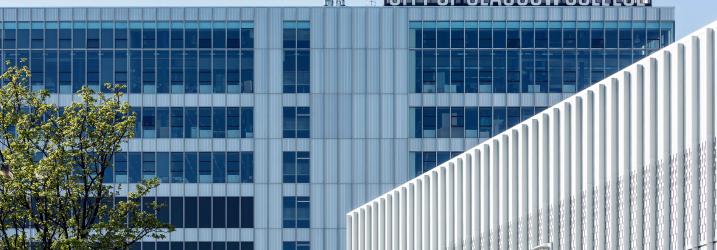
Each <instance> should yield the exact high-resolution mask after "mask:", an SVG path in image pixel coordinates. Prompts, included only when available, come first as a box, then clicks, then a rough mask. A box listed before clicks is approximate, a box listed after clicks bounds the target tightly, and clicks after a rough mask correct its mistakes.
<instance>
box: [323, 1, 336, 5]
mask: <svg viewBox="0 0 717 250" xmlns="http://www.w3.org/2000/svg"><path fill="white" fill-rule="evenodd" d="M324 6H334V0H326V1H325V2H324Z"/></svg>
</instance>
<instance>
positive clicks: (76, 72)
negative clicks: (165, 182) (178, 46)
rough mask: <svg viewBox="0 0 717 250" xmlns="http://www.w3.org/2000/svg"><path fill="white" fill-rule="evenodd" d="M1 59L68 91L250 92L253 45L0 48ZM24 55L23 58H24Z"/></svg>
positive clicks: (38, 81)
mask: <svg viewBox="0 0 717 250" xmlns="http://www.w3.org/2000/svg"><path fill="white" fill-rule="evenodd" d="M2 58H3V60H5V61H11V62H14V63H15V64H17V65H28V66H29V67H30V70H31V71H32V77H31V79H30V83H31V85H32V87H33V89H35V90H39V89H47V90H48V91H49V92H50V93H61V94H71V93H75V92H77V91H78V90H79V89H80V88H81V87H82V86H89V87H90V88H93V89H95V90H97V91H103V92H107V89H106V88H104V83H106V82H112V83H118V84H126V85H127V89H126V90H125V91H126V92H129V93H146V94H154V93H253V92H254V51H252V50H8V49H4V50H2ZM23 59H28V60H27V61H26V62H23Z"/></svg>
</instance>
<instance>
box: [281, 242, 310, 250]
mask: <svg viewBox="0 0 717 250" xmlns="http://www.w3.org/2000/svg"><path fill="white" fill-rule="evenodd" d="M283 245H284V246H283V250H309V249H311V244H310V242H308V241H284V244H283Z"/></svg>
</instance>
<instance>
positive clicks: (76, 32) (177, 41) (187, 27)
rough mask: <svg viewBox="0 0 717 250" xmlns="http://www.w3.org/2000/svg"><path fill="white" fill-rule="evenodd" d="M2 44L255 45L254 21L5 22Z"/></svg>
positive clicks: (199, 46)
mask: <svg viewBox="0 0 717 250" xmlns="http://www.w3.org/2000/svg"><path fill="white" fill-rule="evenodd" d="M1 33H2V37H3V42H2V47H3V48H5V49H15V48H20V49H23V48H253V47H254V24H253V22H226V23H225V22H198V23H197V22H172V23H169V22H158V23H155V22H130V23H127V22H116V23H111V22H103V23H99V22H89V23H87V22H75V23H71V22H59V23H58V22H32V23H30V22H19V23H15V22H5V23H4V24H3V27H2V30H1Z"/></svg>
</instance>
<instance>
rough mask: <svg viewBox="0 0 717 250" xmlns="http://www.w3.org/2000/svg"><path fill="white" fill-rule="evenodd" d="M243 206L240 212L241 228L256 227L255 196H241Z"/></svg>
mask: <svg viewBox="0 0 717 250" xmlns="http://www.w3.org/2000/svg"><path fill="white" fill-rule="evenodd" d="M240 202H241V208H240V209H239V214H240V215H241V218H240V221H241V225H240V227H241V228H253V227H254V197H241V199H240Z"/></svg>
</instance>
